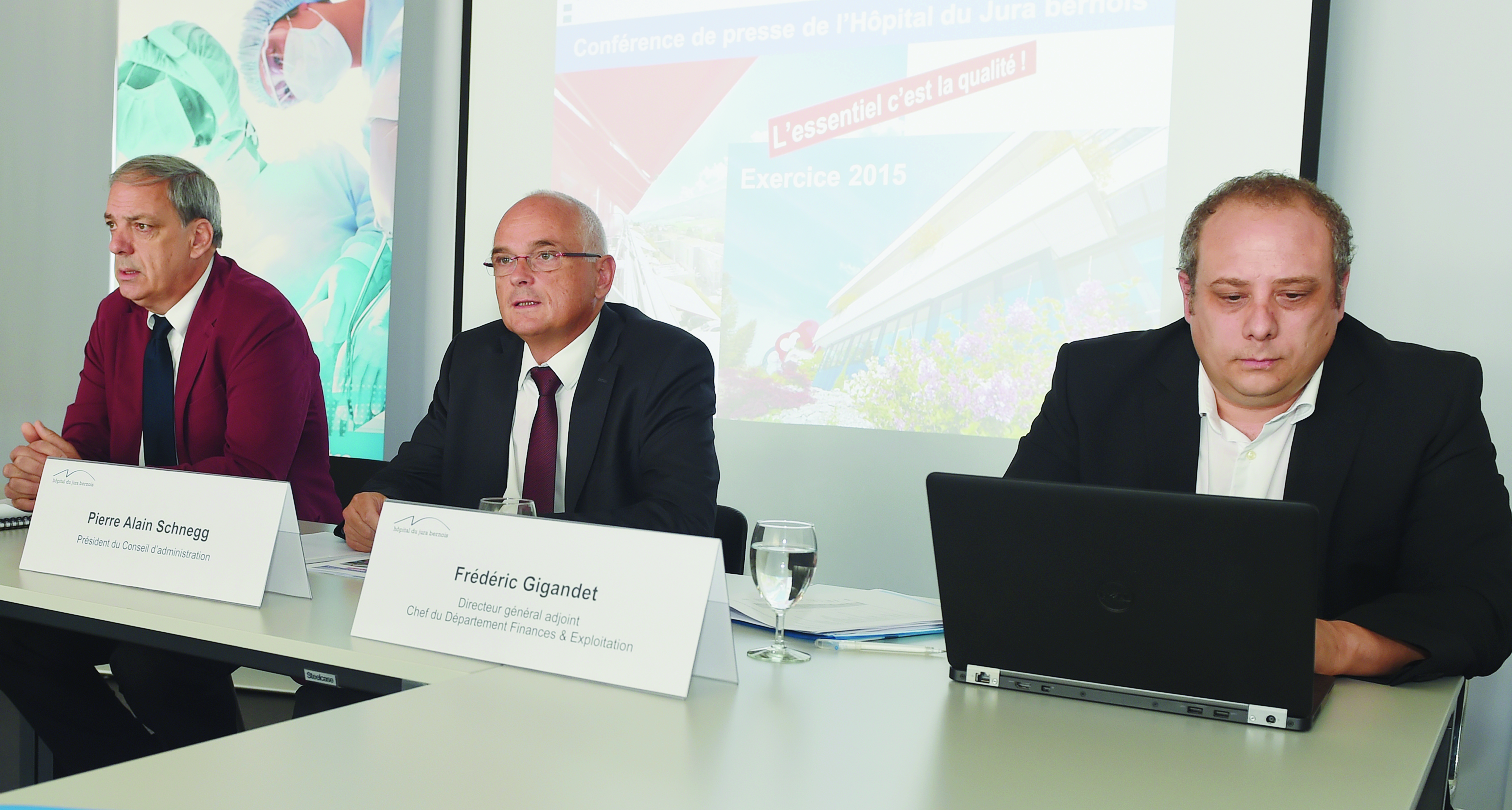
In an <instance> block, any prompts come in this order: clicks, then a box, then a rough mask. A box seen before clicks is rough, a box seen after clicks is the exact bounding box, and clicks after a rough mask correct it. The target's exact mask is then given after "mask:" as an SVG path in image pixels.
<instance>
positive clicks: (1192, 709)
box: [1187, 706, 1202, 714]
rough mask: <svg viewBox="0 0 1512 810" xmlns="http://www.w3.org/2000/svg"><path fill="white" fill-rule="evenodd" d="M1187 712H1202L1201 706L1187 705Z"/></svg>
mask: <svg viewBox="0 0 1512 810" xmlns="http://www.w3.org/2000/svg"><path fill="white" fill-rule="evenodd" d="M1187 714H1202V707H1201V706H1188V707H1187Z"/></svg>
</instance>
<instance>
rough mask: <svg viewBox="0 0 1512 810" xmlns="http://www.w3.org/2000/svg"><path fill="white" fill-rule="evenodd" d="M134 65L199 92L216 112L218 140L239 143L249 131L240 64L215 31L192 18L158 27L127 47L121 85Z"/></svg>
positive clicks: (123, 56)
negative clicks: (237, 70) (243, 100)
mask: <svg viewBox="0 0 1512 810" xmlns="http://www.w3.org/2000/svg"><path fill="white" fill-rule="evenodd" d="M133 64H136V65H141V66H143V67H149V68H153V69H155V70H159V71H161V72H162V73H163V74H164V75H166V76H168V77H169V78H172V79H174V80H175V81H177V82H178V83H180V84H182V85H183V86H185V87H187V88H189V89H190V90H193V91H194V92H195V93H198V94H199V95H200V97H202V98H203V99H204V100H205V103H206V104H208V105H209V106H210V111H211V114H212V115H213V116H214V119H215V132H214V134H213V138H214V140H216V141H221V140H224V139H236V140H237V141H238V143H239V142H240V139H241V137H243V136H245V135H246V134H247V133H248V125H247V114H246V112H245V111H244V110H243V109H242V105H241V90H240V87H239V85H238V82H237V74H236V66H235V65H233V64H232V62H231V55H230V54H228V53H226V49H225V48H224V47H222V46H221V44H220V42H218V41H216V39H215V37H213V36H211V35H210V32H208V31H206V30H205V29H203V28H201V27H199V26H198V25H195V24H193V23H187V22H174V23H169V24H168V25H163V26H159V27H157V28H154V29H152V31H150V32H148V34H147V36H145V37H141V38H140V39H136V40H132V42H131V44H129V45H128V46H126V50H125V53H123V54H122V55H121V68H120V72H119V73H118V78H117V82H118V83H120V82H123V81H125V78H126V76H127V75H128V74H129V69H130V66H131V65H133ZM254 137H255V136H254Z"/></svg>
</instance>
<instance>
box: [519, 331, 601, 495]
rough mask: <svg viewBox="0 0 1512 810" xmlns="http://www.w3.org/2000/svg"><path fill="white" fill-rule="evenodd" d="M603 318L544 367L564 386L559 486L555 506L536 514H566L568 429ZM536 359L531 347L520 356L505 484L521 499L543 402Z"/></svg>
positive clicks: (561, 391) (560, 412)
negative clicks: (532, 373)
mask: <svg viewBox="0 0 1512 810" xmlns="http://www.w3.org/2000/svg"><path fill="white" fill-rule="evenodd" d="M598 325H599V319H598V316H594V318H593V323H590V324H588V328H587V329H584V330H583V334H581V335H578V336H577V337H576V338H574V339H573V341H572V342H571V343H569V344H567V346H566V347H565V348H563V349H562V350H561V351H559V352H557V353H556V354H555V355H553V356H552V358H551V359H550V360H547V361H546V362H544V363H541V364H540V365H542V366H546V367H548V368H550V369H551V370H552V371H554V372H556V375H557V379H559V380H561V381H562V385H561V387H560V388H558V389H557V392H556V403H557V445H556V456H557V463H556V485H555V486H554V487H553V488H552V489H553V490H554V491H555V497H554V498H553V500H554V501H555V503H553V504H551V507H550V508H549V509H548V508H545V506H544V505H543V504H536V513H537V514H545V513H547V512H564V511H566V509H567V505H566V503H567V502H566V497H567V496H566V491H567V440H568V436H567V428H568V426H569V425H571V424H572V398H573V396H574V395H575V394H576V393H577V387H578V380H579V378H581V377H582V376H583V363H584V362H586V361H587V360H588V347H589V346H591V345H593V336H594V334H596V333H597V332H598ZM534 361H535V358H534V357H533V356H531V354H530V347H529V346H526V347H525V350H524V351H523V352H521V353H520V378H519V381H518V382H517V383H516V393H515V409H514V424H513V425H512V426H511V427H510V431H509V475H508V477H507V479H506V481H505V483H504V497H506V498H518V497H520V487H521V483H520V482H521V480H522V479H524V477H525V456H526V454H527V453H529V452H530V426H531V424H532V423H533V422H535V413H536V405H537V404H538V403H539V402H540V398H541V392H540V391H539V390H538V389H537V388H536V384H535V380H533V379H531V377H530V370H531V369H533V368H536V365H535V363H534Z"/></svg>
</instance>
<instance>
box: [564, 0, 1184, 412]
mask: <svg viewBox="0 0 1512 810" xmlns="http://www.w3.org/2000/svg"><path fill="white" fill-rule="evenodd" d="M656 6H657V4H655V3H653V4H651V5H650V6H646V7H637V8H636V9H635V10H633V11H627V10H625V9H624V8H623V7H619V6H610V5H604V4H596V5H593V6H591V7H590V6H583V7H581V8H579V7H578V6H577V5H576V4H575V5H574V12H573V14H572V15H571V16H570V17H569V16H568V15H566V14H565V13H564V14H563V19H562V20H561V21H560V23H559V25H558V28H557V75H556V83H555V100H556V105H555V114H554V123H555V132H554V141H553V155H552V182H553V185H554V187H555V188H557V189H560V190H562V191H565V192H567V193H569V194H572V195H574V196H576V197H578V198H579V199H582V200H584V201H585V202H587V203H588V204H589V205H591V206H593V207H594V209H595V210H596V211H598V212H599V214H600V216H601V217H602V218H603V219H604V221H605V224H606V226H607V229H608V232H609V237H610V250H611V251H612V252H613V253H614V254H615V256H616V258H617V259H618V261H619V272H618V275H617V278H616V280H615V285H614V289H613V291H612V292H611V294H610V300H616V301H622V302H625V303H629V304H633V305H635V306H637V307H639V308H640V309H641V310H643V311H645V312H646V313H647V314H649V315H651V316H652V317H654V318H658V319H660V320H664V321H667V322H670V323H674V324H677V325H679V326H681V327H683V328H685V329H687V330H689V331H690V332H692V333H693V334H695V335H697V336H698V337H699V338H700V339H702V340H703V341H704V342H705V343H706V344H707V345H708V346H709V347H710V351H711V353H712V354H713V355H714V357H715V359H716V364H717V367H718V386H719V391H718V395H719V414H718V415H719V416H721V417H723V418H727V419H743V420H761V421H772V422H782V423H791V424H825V425H838V426H846V427H855V428H873V429H886V430H907V431H924V432H940V433H957V434H976V435H991V436H1017V435H1021V434H1022V433H1023V432H1024V431H1025V430H1027V428H1028V421H1029V419H1030V418H1031V416H1032V415H1033V414H1034V413H1035V412H1036V411H1037V409H1038V407H1039V403H1040V401H1041V399H1042V398H1043V395H1044V392H1045V390H1046V389H1047V388H1048V386H1049V381H1050V374H1051V371H1052V366H1053V363H1054V359H1055V352H1056V349H1057V348H1058V347H1059V346H1060V345H1061V344H1062V343H1063V342H1065V341H1066V340H1068V339H1076V338H1079V337H1088V336H1093V335H1100V334H1107V333H1110V332H1115V331H1119V330H1126V329H1133V328H1144V327H1148V326H1152V325H1154V324H1155V322H1156V321H1157V320H1158V300H1157V298H1158V296H1157V290H1158V281H1159V278H1160V277H1161V275H1162V271H1161V269H1160V266H1159V265H1160V262H1161V261H1162V255H1163V248H1164V244H1163V237H1162V234H1164V233H1165V232H1166V229H1167V227H1168V223H1166V221H1165V215H1166V211H1165V208H1166V206H1165V189H1164V184H1165V168H1166V164H1167V151H1168V139H1167V130H1168V127H1169V122H1170V69H1171V53H1172V42H1173V36H1174V16H1175V14H1174V7H1173V5H1172V4H1171V3H1169V2H1150V3H1146V4H1141V6H1140V9H1139V10H1138V11H1135V10H1133V7H1132V6H1125V5H1121V6H1119V9H1120V10H1119V11H1116V12H1113V11H1105V12H1103V13H1098V14H1091V13H1089V14H1085V15H1079V16H1076V17H1066V16H1058V17H1054V18H1049V17H1046V18H1038V19H1036V18H1032V17H1031V18H1028V19H1024V18H1019V19H1009V20H1003V19H996V18H994V19H993V20H990V21H988V20H985V19H984V20H978V21H972V24H971V25H970V26H969V27H965V28H962V27H959V24H960V23H961V22H962V21H961V20H959V19H955V18H952V19H951V20H949V21H947V20H945V19H944V17H943V16H938V15H936V16H931V14H930V11H929V7H928V6H921V7H919V8H918V9H913V8H912V7H908V8H902V9H899V10H898V11H897V14H898V15H907V16H908V19H909V21H910V25H909V26H908V27H907V28H906V29H904V30H893V31H891V32H882V31H869V30H866V29H865V28H864V27H858V26H848V25H847V24H846V20H848V19H850V18H849V17H847V14H848V13H849V12H848V11H846V9H848V8H850V7H849V6H847V5H845V4H844V3H835V2H828V0H815V1H814V2H799V3H777V4H771V3H758V4H754V5H748V6H738V7H733V8H725V9H719V10H712V11H700V12H691V13H683V12H680V11H679V9H678V8H676V7H674V6H671V5H669V6H667V7H666V8H658V7H656ZM900 19H901V16H900ZM753 30H757V31H764V32H765V33H766V35H765V37H762V36H757V37H756V38H755V39H751V38H750V37H748V36H747V34H749V32H750V31H753ZM963 36H964V37H967V38H962V37H963ZM642 43H648V44H647V45H646V46H645V47H642ZM653 44H654V45H655V46H656V47H651V45H653Z"/></svg>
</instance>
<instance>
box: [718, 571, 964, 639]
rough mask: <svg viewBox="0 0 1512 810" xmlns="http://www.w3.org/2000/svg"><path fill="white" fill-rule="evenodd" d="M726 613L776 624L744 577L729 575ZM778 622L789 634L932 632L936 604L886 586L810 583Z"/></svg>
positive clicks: (743, 619)
mask: <svg viewBox="0 0 1512 810" xmlns="http://www.w3.org/2000/svg"><path fill="white" fill-rule="evenodd" d="M729 580H730V618H732V619H734V620H735V621H738V622H743V623H745V624H752V625H756V626H757V627H766V628H769V629H770V628H773V627H776V622H777V613H776V611H774V610H772V608H771V606H770V605H768V604H767V603H766V600H765V599H762V598H761V595H760V594H759V593H757V591H756V585H755V583H753V582H751V579H750V577H742V576H736V575H734V574H731V575H729ZM784 627H785V629H786V630H787V631H789V632H793V633H802V634H804V635H810V636H825V637H827V638H878V637H881V636H907V635H923V634H926V633H938V632H940V631H941V630H943V629H944V625H943V624H942V623H941V621H940V606H939V605H938V604H935V603H934V602H933V601H932V600H924V599H920V598H918V597H912V596H904V595H902V594H897V593H893V592H892V591H882V590H861V589H858V588H843V587H841V586H839V585H810V586H809V589H808V590H807V591H806V592H804V594H803V598H802V599H801V600H799V601H798V604H796V605H793V607H791V608H789V609H788V612H787V617H786V621H785V622H784Z"/></svg>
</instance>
